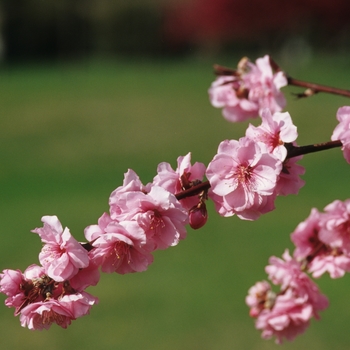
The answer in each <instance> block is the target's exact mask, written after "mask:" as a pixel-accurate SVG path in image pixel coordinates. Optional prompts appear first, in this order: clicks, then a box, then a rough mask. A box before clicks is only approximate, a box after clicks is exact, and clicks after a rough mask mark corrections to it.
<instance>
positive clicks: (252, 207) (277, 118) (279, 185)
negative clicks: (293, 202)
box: [206, 109, 304, 220]
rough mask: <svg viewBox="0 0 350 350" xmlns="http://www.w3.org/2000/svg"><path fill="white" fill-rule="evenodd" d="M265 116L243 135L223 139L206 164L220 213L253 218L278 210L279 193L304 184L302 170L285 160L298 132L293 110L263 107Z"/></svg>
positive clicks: (294, 191)
mask: <svg viewBox="0 0 350 350" xmlns="http://www.w3.org/2000/svg"><path fill="white" fill-rule="evenodd" d="M261 119H262V124H261V125H260V126H258V127H255V126H253V125H250V126H249V127H248V129H247V131H246V136H245V137H243V138H241V139H239V140H238V141H237V140H226V141H223V142H221V143H220V145H219V148H218V153H217V154H216V155H215V156H214V158H213V160H212V161H211V162H210V163H209V165H208V168H207V172H206V176H207V178H208V180H209V182H210V185H211V189H210V191H209V197H210V198H211V199H212V200H213V201H214V203H215V206H216V210H217V211H218V212H219V213H220V215H222V216H231V215H234V214H237V216H239V217H240V218H242V219H246V220H255V219H257V218H258V217H259V216H260V215H261V214H264V213H267V212H269V211H271V210H273V209H274V200H275V198H276V196H277V195H287V194H291V193H294V194H297V193H298V191H299V189H300V188H301V187H302V186H303V185H304V181H303V180H301V179H300V178H299V175H301V174H303V173H304V169H303V168H302V167H301V166H300V165H298V164H296V162H295V160H290V159H287V149H286V147H285V143H293V142H294V141H295V140H296V138H297V136H298V134H297V128H296V127H295V126H294V125H293V123H292V119H291V117H290V115H289V113H288V112H284V113H280V112H276V113H274V114H271V111H270V110H269V109H263V110H262V112H261ZM298 159H300V157H299V158H298Z"/></svg>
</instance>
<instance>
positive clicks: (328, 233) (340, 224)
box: [291, 200, 350, 278]
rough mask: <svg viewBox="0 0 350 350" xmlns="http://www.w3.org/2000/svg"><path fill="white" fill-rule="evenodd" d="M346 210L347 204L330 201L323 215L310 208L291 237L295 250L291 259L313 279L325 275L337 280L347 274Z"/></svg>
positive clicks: (349, 212) (349, 203) (349, 265)
mask: <svg viewBox="0 0 350 350" xmlns="http://www.w3.org/2000/svg"><path fill="white" fill-rule="evenodd" d="M349 209H350V201H349V200H347V201H345V202H341V201H334V202H333V203H331V204H330V205H328V206H327V207H326V208H325V211H326V212H325V213H320V212H318V210H317V209H315V208H313V209H312V210H311V213H310V215H309V217H308V218H307V219H306V220H305V221H303V222H301V223H300V224H299V225H298V226H297V228H296V229H295V230H294V232H293V233H292V234H291V239H292V241H293V243H294V244H295V246H296V249H295V250H294V253H293V256H294V258H295V259H297V260H298V261H300V262H301V263H302V264H303V265H304V266H305V268H306V269H307V271H308V272H310V273H312V276H313V277H320V276H321V275H323V274H324V273H326V272H328V273H329V275H330V277H331V278H339V277H342V276H344V274H345V272H350V251H349V238H348V227H349V226H350V220H349V215H350V210H349Z"/></svg>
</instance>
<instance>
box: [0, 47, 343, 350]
mask: <svg viewBox="0 0 350 350" xmlns="http://www.w3.org/2000/svg"><path fill="white" fill-rule="evenodd" d="M252 58H253V59H255V57H252ZM238 59H239V57H230V58H225V57H224V58H221V60H220V61H219V59H218V60H217V62H216V63H222V64H226V65H230V66H235V65H236V63H237V61H238ZM349 62H350V61H349V59H348V57H346V56H344V55H343V56H331V55H325V54H319V55H317V56H314V57H313V59H312V60H311V61H310V62H309V63H305V64H303V65H298V64H297V62H286V63H285V67H286V70H287V71H288V72H289V73H290V74H291V75H292V76H294V77H296V78H299V79H304V80H310V81H314V82H319V83H323V84H327V85H334V86H338V87H343V88H349V87H350V83H349V77H350V63H349ZM211 63H215V62H212V61H210V62H209V61H198V60H189V61H177V62H174V61H168V62H165V61H159V62H156V61H152V62H151V61H148V62H143V61H141V60H140V61H133V62H132V61H129V62H128V61H122V60H118V61H113V60H108V61H84V62H79V63H70V64H68V63H67V64H57V65H39V64H38V65H29V66H14V67H10V68H3V69H1V70H0V73H1V79H0V101H1V103H0V111H1V117H0V147H1V149H0V164H1V171H0V193H1V202H0V220H1V221H0V222H1V244H0V270H3V269H5V268H12V269H21V270H22V271H23V270H24V269H25V268H26V267H27V266H28V265H30V264H32V263H38V258H37V256H38V253H39V251H40V249H41V243H40V240H39V237H38V236H37V235H35V234H32V233H30V230H31V229H33V228H35V227H38V226H41V221H40V218H41V217H42V216H43V215H57V216H58V217H59V219H60V220H61V222H62V224H63V226H68V227H69V228H70V229H71V232H72V233H73V235H74V236H75V237H76V238H77V239H78V240H83V239H84V237H83V230H84V228H85V227H86V226H88V225H90V224H94V223H96V222H97V219H98V217H99V216H100V215H101V214H102V213H103V212H104V211H107V210H108V196H109V194H110V193H111V191H112V190H113V189H115V188H116V187H118V186H119V185H121V184H122V180H123V174H124V173H125V172H126V171H127V169H128V168H132V169H133V170H135V171H136V172H137V173H138V174H139V176H140V177H141V179H142V181H143V182H144V183H147V182H148V181H151V180H152V178H153V176H154V175H155V174H156V167H157V165H158V163H160V162H162V161H166V162H169V163H171V164H172V165H173V167H176V159H177V157H178V156H180V155H185V154H187V153H188V152H190V151H191V152H192V159H193V160H194V161H201V162H204V163H206V164H207V163H208V162H209V161H210V160H211V159H212V157H213V155H214V154H215V153H216V150H217V146H218V144H219V142H220V141H221V140H224V139H227V138H229V139H232V138H235V139H237V138H239V137H241V136H243V135H244V132H245V129H246V127H247V123H242V124H230V123H227V122H226V121H225V120H224V119H223V118H222V117H221V112H220V110H217V109H214V108H213V107H211V105H210V104H209V102H208V97H207V89H208V87H209V85H210V83H211V81H212V80H213V75H212V68H211ZM284 91H285V92H286V94H287V97H288V105H287V110H288V111H289V112H290V113H291V115H292V118H293V120H294V122H295V124H297V126H298V131H299V138H298V143H299V144H300V145H304V144H310V143H317V142H323V141H327V140H329V139H330V135H331V133H332V131H333V128H334V127H335V125H336V123H337V122H336V119H335V115H336V111H337V109H338V107H340V106H343V105H347V104H349V101H348V100H347V99H345V98H343V97H338V96H326V95H323V94H319V95H316V96H314V97H312V98H310V99H302V100H299V101H296V100H295V98H294V97H293V96H292V95H291V92H293V91H294V92H300V91H301V90H300V89H298V88H293V87H288V88H285V89H284ZM254 123H255V124H256V122H254ZM302 164H303V165H304V166H305V167H306V169H307V170H306V174H305V176H304V177H303V178H304V179H305V180H306V182H307V183H306V186H305V187H304V188H302V189H301V191H300V193H299V195H298V196H289V197H281V198H278V200H277V202H276V207H277V209H276V210H275V211H274V212H272V213H269V214H267V215H265V216H263V217H261V218H260V219H259V220H258V221H256V222H247V221H241V220H239V219H238V218H236V217H232V218H226V219H225V218H220V217H219V216H218V215H217V214H216V213H215V212H214V211H213V207H212V206H211V205H209V211H210V213H209V215H210V218H209V221H208V224H207V225H206V226H205V227H204V228H203V229H201V230H198V231H193V230H191V229H189V230H188V238H187V239H186V240H184V241H182V242H181V243H180V244H179V245H178V246H177V247H173V248H170V249H168V250H166V251H158V252H156V253H155V261H154V264H152V265H151V266H150V267H149V269H148V271H146V272H144V273H138V274H130V275H125V276H121V275H117V274H112V275H106V274H105V275H102V277H101V281H100V283H99V284H98V286H96V287H92V288H90V290H89V291H90V292H91V293H92V294H94V295H96V296H98V297H99V299H100V303H99V305H97V306H94V307H93V309H92V311H91V314H90V315H89V316H86V317H83V318H81V319H78V320H76V321H73V323H72V325H71V326H70V327H69V328H68V329H67V330H63V329H61V328H59V327H57V326H55V325H53V326H52V327H51V329H50V330H49V331H42V332H32V331H29V330H27V329H24V328H22V327H21V326H20V324H19V320H18V318H14V317H13V309H8V308H7V307H5V306H2V307H1V311H0V339H1V347H2V348H3V349H22V350H26V349H36V350H41V349H45V350H47V349H50V350H56V349H96V348H100V349H126V350H127V349H130V350H134V349H147V350H158V349H168V350H172V349H174V350H175V349H176V350H177V349H184V350H192V349H193V350H195V349H201V350H211V349H213V350H225V349H253V350H254V349H259V350H260V349H262V350H265V349H266V350H267V349H275V348H277V347H278V346H277V345H275V344H274V342H273V340H270V341H265V340H262V339H261V338H260V332H259V331H257V330H255V328H254V323H253V320H252V319H250V318H249V316H248V308H247V307H246V305H245V303H244V298H245V296H246V294H247V290H248V289H249V288H250V287H251V286H252V285H253V284H254V283H255V282H256V281H258V280H262V279H265V278H266V274H265V272H264V267H265V265H266V264H267V262H268V258H269V257H270V256H271V255H277V256H280V255H281V254H282V253H283V251H284V249H285V248H289V249H292V244H291V242H290V238H289V234H290V233H291V232H292V231H293V230H294V228H295V227H296V225H297V224H298V223H299V222H300V221H302V220H304V219H305V218H306V217H307V216H308V215H309V212H310V209H311V207H317V208H319V209H322V208H323V207H324V206H325V205H326V204H328V203H330V202H331V201H333V200H334V199H341V200H344V199H346V198H348V197H349V196H350V189H349V185H348V179H349V175H350V167H349V165H348V164H347V163H346V162H345V160H344V159H343V157H342V154H341V152H340V151H339V149H336V150H330V151H327V152H323V153H319V154H313V155H308V156H306V157H305V158H304V160H303V161H302ZM349 282H350V280H349V276H345V277H344V278H342V279H339V280H331V279H330V278H329V277H328V276H325V277H323V278H321V279H320V280H318V283H319V285H320V287H321V289H322V291H323V292H324V293H325V294H327V295H328V297H329V298H330V308H329V309H328V310H326V311H325V312H322V313H321V317H322V320H321V321H316V322H312V324H311V327H310V328H309V329H308V331H307V332H306V333H305V334H304V335H302V336H299V337H298V338H297V339H296V341H295V342H293V343H285V344H284V345H283V348H284V349H295V348H296V347H298V348H299V349H310V348H314V349H315V348H317V349H319V350H323V349H330V348H332V349H348V344H349V331H348V328H349V327H348V325H349V322H350V302H349V297H348V295H349V287H350V283H349ZM4 299H5V297H4V296H2V297H1V300H2V301H3V300H4Z"/></svg>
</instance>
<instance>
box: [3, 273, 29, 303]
mask: <svg viewBox="0 0 350 350" xmlns="http://www.w3.org/2000/svg"><path fill="white" fill-rule="evenodd" d="M23 280H24V276H23V274H22V272H21V271H20V270H9V269H7V270H4V271H3V272H2V273H1V274H0V293H4V294H6V295H7V296H8V298H6V300H5V305H6V306H7V307H15V308H19V307H20V306H21V305H22V303H23V299H24V297H25V295H24V290H23V289H22V288H21V284H22V281H23Z"/></svg>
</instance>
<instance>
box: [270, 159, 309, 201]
mask: <svg viewBox="0 0 350 350" xmlns="http://www.w3.org/2000/svg"><path fill="white" fill-rule="evenodd" d="M302 158H303V156H298V157H293V158H287V159H285V160H284V161H283V164H282V171H281V172H280V175H279V177H278V181H277V185H276V193H277V195H279V196H287V195H289V194H298V192H299V190H300V188H301V187H303V186H304V185H305V181H304V180H302V179H301V178H300V175H303V174H304V173H305V168H304V167H303V166H301V165H299V164H297V162H298V161H299V160H300V159H302Z"/></svg>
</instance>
